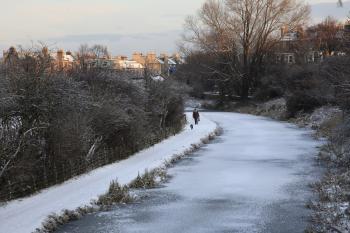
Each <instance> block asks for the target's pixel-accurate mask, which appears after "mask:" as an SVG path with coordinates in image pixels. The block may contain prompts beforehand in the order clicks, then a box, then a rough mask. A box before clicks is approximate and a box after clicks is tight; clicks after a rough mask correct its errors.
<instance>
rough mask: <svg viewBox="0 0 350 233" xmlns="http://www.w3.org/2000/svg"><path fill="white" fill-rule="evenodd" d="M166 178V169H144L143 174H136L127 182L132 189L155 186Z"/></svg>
mask: <svg viewBox="0 0 350 233" xmlns="http://www.w3.org/2000/svg"><path fill="white" fill-rule="evenodd" d="M166 178H167V173H166V170H165V169H163V168H157V169H154V170H153V171H151V172H149V171H148V170H146V171H145V172H144V174H143V175H140V174H138V175H137V177H136V178H135V179H134V180H133V181H132V182H131V183H130V184H129V188H134V189H141V188H142V189H151V188H156V187H157V186H158V185H159V183H161V182H163V181H165V180H166Z"/></svg>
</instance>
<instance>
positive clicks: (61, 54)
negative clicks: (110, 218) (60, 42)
mask: <svg viewBox="0 0 350 233" xmlns="http://www.w3.org/2000/svg"><path fill="white" fill-rule="evenodd" d="M63 55H64V52H63V50H62V49H59V50H58V51H57V60H58V61H63Z"/></svg>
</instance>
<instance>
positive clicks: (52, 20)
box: [0, 0, 350, 55]
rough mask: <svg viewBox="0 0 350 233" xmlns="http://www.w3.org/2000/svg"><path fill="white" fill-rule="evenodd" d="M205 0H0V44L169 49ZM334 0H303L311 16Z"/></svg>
mask: <svg viewBox="0 0 350 233" xmlns="http://www.w3.org/2000/svg"><path fill="white" fill-rule="evenodd" d="M204 1H205V0H0V9H1V12H0V30H1V34H0V49H1V51H2V50H3V49H5V48H8V47H9V46H11V45H18V44H22V45H27V46H28V45H29V44H30V43H31V41H34V42H36V41H43V42H45V43H47V44H48V45H50V46H51V48H64V49H70V50H75V49H77V47H78V46H79V44H82V43H88V44H95V43H99V44H104V45H107V46H108V48H109V50H110V51H111V52H112V54H114V55H117V54H125V55H130V54H131V53H132V52H133V51H141V52H147V51H156V52H158V53H160V52H168V53H170V52H174V51H175V50H176V41H177V40H178V39H179V36H180V34H181V31H182V25H183V22H184V19H185V17H186V16H187V15H191V14H194V13H195V11H196V10H197V9H198V8H199V7H200V6H201V4H202V3H203V2H204ZM336 1H337V0H333V1H332V0H308V1H307V2H308V3H310V4H311V5H312V7H313V18H314V20H315V21H318V20H320V19H321V18H323V17H324V16H327V15H333V16H335V17H338V18H340V19H344V18H345V16H346V14H347V12H349V11H350V2H346V3H345V5H344V7H343V8H339V7H337V4H336Z"/></svg>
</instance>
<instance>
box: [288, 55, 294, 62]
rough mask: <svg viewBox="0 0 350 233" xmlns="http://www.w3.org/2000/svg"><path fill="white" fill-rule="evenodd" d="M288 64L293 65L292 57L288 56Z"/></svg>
mask: <svg viewBox="0 0 350 233" xmlns="http://www.w3.org/2000/svg"><path fill="white" fill-rule="evenodd" d="M288 63H294V57H293V55H288Z"/></svg>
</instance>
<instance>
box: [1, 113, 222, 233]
mask: <svg viewBox="0 0 350 233" xmlns="http://www.w3.org/2000/svg"><path fill="white" fill-rule="evenodd" d="M187 118H188V119H192V118H191V115H190V114H187ZM216 127H217V126H216V124H215V123H214V122H213V121H211V120H208V119H207V118H205V117H202V118H201V124H200V125H199V126H198V127H197V126H196V127H195V130H190V129H189V126H188V125H187V126H186V128H185V130H184V131H183V132H181V133H180V134H178V135H176V136H173V137H170V138H168V139H167V140H165V141H163V142H161V143H159V144H157V145H155V146H153V147H151V148H148V149H146V150H143V151H141V152H139V153H137V154H136V155H134V156H132V157H130V158H129V159H126V160H123V161H121V162H117V163H114V164H111V165H108V166H105V167H103V168H99V169H96V170H94V171H92V172H90V173H89V174H86V175H82V176H80V177H77V178H75V179H72V180H70V181H67V182H65V183H63V184H61V185H57V186H55V187H51V188H49V189H46V190H43V191H42V192H41V193H39V194H36V195H33V196H31V197H28V198H24V199H21V200H15V201H11V202H9V203H8V204H7V205H5V206H0V233H29V232H32V231H33V230H35V228H37V227H40V226H41V223H42V221H43V220H44V219H45V218H46V217H47V216H48V215H49V214H51V213H59V212H60V211H61V210H63V209H75V208H77V207H80V206H83V205H86V204H89V203H90V201H91V200H92V199H95V198H97V197H98V195H101V194H103V193H105V192H106V191H107V189H108V187H109V184H110V182H111V181H112V180H115V179H116V178H117V179H118V182H119V183H121V184H127V183H129V182H130V181H131V180H132V179H134V178H135V177H136V176H137V174H138V172H140V173H142V172H144V171H145V169H149V170H151V169H153V168H156V167H159V166H161V165H162V164H163V163H164V160H165V159H169V158H170V157H172V156H173V155H174V154H179V153H181V152H183V151H184V150H185V149H188V148H190V147H191V144H195V143H199V142H200V139H201V138H203V137H205V136H207V135H208V134H210V133H212V132H213V131H214V130H215V129H216Z"/></svg>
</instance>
